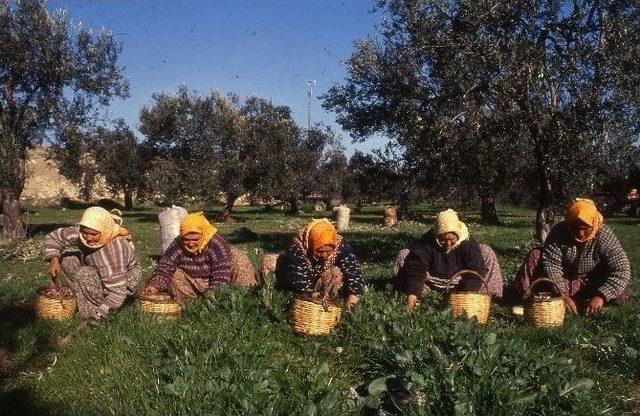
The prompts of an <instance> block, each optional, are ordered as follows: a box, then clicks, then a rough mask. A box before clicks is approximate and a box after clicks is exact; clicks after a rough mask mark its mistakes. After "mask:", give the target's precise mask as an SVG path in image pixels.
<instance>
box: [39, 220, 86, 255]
mask: <svg viewBox="0 0 640 416" xmlns="http://www.w3.org/2000/svg"><path fill="white" fill-rule="evenodd" d="M79 240H80V230H79V229H78V227H77V226H73V227H62V228H58V229H56V230H53V231H52V232H50V233H49V234H47V235H46V236H45V237H44V249H43V254H44V259H45V260H47V261H49V260H51V259H52V258H58V259H59V258H60V255H61V254H62V252H63V251H64V250H65V249H66V248H68V247H77V246H78V241H79Z"/></svg>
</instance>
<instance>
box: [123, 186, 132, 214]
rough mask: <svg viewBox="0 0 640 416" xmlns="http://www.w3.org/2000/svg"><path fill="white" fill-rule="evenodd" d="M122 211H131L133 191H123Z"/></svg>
mask: <svg viewBox="0 0 640 416" xmlns="http://www.w3.org/2000/svg"><path fill="white" fill-rule="evenodd" d="M124 209H125V210H127V211H130V210H132V209H133V191H131V190H129V189H127V190H125V191H124Z"/></svg>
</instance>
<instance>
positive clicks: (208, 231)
mask: <svg viewBox="0 0 640 416" xmlns="http://www.w3.org/2000/svg"><path fill="white" fill-rule="evenodd" d="M217 232H218V229H217V228H216V227H214V226H213V225H212V224H211V223H210V222H209V221H207V219H206V218H205V216H204V213H203V212H202V211H199V212H194V213H192V214H189V215H187V216H186V217H184V218H183V219H182V221H180V236H184V235H186V234H189V233H199V234H202V237H200V241H198V247H196V249H195V250H189V249H188V248H186V247H183V248H184V249H185V250H187V251H188V252H190V253H193V254H199V253H201V252H202V250H204V248H205V247H206V246H207V244H209V241H211V239H212V238H213V236H214V235H216V233H217Z"/></svg>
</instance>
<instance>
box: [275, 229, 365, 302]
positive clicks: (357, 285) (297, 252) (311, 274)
mask: <svg viewBox="0 0 640 416" xmlns="http://www.w3.org/2000/svg"><path fill="white" fill-rule="evenodd" d="M286 264H287V268H286V269H287V276H288V279H289V282H290V283H291V286H292V288H293V290H294V292H297V293H302V294H305V295H308V294H311V293H312V292H313V289H314V287H315V285H316V282H317V281H318V279H319V278H320V276H321V275H322V273H323V272H324V271H325V270H326V268H327V263H326V262H322V261H316V260H315V259H311V258H309V256H307V253H306V252H305V250H304V249H303V248H302V247H301V246H300V245H299V244H296V243H294V244H292V245H291V248H290V249H289V251H288V252H287V262H286ZM333 264H334V265H335V266H337V267H338V268H339V269H340V271H341V272H342V275H343V277H344V280H345V282H346V289H347V293H348V294H349V295H361V294H362V293H363V292H364V283H365V281H364V277H363V275H362V268H361V267H360V263H359V262H358V259H357V257H356V255H355V253H354V252H353V249H352V248H351V246H350V245H349V244H348V243H347V242H346V241H344V240H341V241H340V242H339V243H338V245H337V246H336V253H335V262H334V263H333Z"/></svg>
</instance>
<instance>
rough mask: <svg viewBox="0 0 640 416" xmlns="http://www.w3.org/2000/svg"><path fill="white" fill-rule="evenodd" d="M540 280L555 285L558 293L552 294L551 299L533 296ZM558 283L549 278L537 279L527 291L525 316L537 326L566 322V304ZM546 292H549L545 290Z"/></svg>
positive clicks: (553, 325) (554, 325)
mask: <svg viewBox="0 0 640 416" xmlns="http://www.w3.org/2000/svg"><path fill="white" fill-rule="evenodd" d="M540 282H547V283H551V284H552V285H553V286H555V288H556V291H557V293H556V294H551V293H548V295H550V298H549V299H545V300H540V299H535V297H534V296H533V288H534V287H535V286H536V285H537V284H538V283H540ZM560 293H561V292H560V289H559V288H558V285H556V283H555V282H554V281H553V280H551V279H547V278H540V279H536V280H535V281H534V282H533V283H531V286H530V287H529V289H528V290H527V293H525V296H524V298H525V300H526V305H525V308H524V309H525V317H526V319H527V321H529V322H530V323H531V325H533V326H534V327H536V328H553V327H558V326H562V325H563V324H564V315H565V306H564V300H563V299H562V296H560ZM545 294H547V293H546V292H545Z"/></svg>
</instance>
